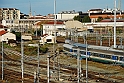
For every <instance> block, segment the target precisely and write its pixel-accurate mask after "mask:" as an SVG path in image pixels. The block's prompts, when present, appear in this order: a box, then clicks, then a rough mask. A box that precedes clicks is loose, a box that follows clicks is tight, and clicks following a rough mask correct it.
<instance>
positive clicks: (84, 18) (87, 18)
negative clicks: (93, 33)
mask: <svg viewBox="0 0 124 83" xmlns="http://www.w3.org/2000/svg"><path fill="white" fill-rule="evenodd" d="M82 22H83V23H85V22H91V19H90V17H89V16H84V17H83V20H82Z"/></svg>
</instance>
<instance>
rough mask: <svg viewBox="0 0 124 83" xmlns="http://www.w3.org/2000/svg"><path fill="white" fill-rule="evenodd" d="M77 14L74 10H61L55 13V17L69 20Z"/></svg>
mask: <svg viewBox="0 0 124 83" xmlns="http://www.w3.org/2000/svg"><path fill="white" fill-rule="evenodd" d="M78 15H79V13H78V12H75V11H74V10H73V11H62V12H60V13H58V14H56V19H59V20H71V19H73V18H74V17H75V16H78Z"/></svg>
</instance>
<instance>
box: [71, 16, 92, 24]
mask: <svg viewBox="0 0 124 83" xmlns="http://www.w3.org/2000/svg"><path fill="white" fill-rule="evenodd" d="M73 19H74V20H78V21H80V22H82V23H86V22H91V19H90V17H89V16H84V17H81V16H75V17H74V18H73Z"/></svg>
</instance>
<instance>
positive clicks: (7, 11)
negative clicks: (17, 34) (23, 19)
mask: <svg viewBox="0 0 124 83" xmlns="http://www.w3.org/2000/svg"><path fill="white" fill-rule="evenodd" d="M0 18H1V19H2V20H15V19H20V10H19V9H16V8H0Z"/></svg>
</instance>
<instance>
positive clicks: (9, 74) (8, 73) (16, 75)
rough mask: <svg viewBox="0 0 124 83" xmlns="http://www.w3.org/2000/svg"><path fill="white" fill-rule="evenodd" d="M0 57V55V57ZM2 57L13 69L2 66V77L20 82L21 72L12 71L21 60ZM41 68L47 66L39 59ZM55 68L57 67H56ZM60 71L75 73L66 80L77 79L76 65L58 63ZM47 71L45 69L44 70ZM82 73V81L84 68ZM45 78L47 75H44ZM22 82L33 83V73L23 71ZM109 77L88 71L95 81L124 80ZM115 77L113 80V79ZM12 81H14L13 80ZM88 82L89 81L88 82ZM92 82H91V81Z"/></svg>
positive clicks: (30, 64)
mask: <svg viewBox="0 0 124 83" xmlns="http://www.w3.org/2000/svg"><path fill="white" fill-rule="evenodd" d="M0 58H1V57H0ZM4 59H5V60H9V61H11V63H6V65H9V66H8V67H10V66H11V67H13V70H11V69H8V68H4V72H5V73H4V77H5V80H8V81H15V83H21V81H22V79H21V72H19V71H14V67H17V66H21V65H20V64H21V62H20V61H18V60H14V59H11V58H10V57H9V56H7V55H4ZM24 64H26V65H27V66H32V67H34V68H36V67H37V63H36V62H33V61H32V62H24ZM50 65H53V62H50ZM55 66H56V67H57V66H58V63H57V62H56V63H55ZM43 68H47V63H46V62H43V61H40V69H43ZM50 69H53V67H52V66H50ZM56 70H57V68H56ZM59 71H61V72H64V73H66V74H71V73H75V75H73V76H71V75H70V76H69V77H68V79H67V80H68V81H73V82H76V81H77V77H76V75H77V68H76V67H68V66H67V65H65V64H60V70H59ZM45 72H47V71H45ZM82 73H83V76H82V77H81V80H82V83H83V82H85V79H86V78H85V70H82ZM0 74H1V70H0ZM45 77H46V78H47V76H45ZM24 78H25V79H24V81H25V82H24V83H34V76H33V75H30V74H27V73H24ZM109 78H111V80H110V79H107V78H105V74H100V75H99V73H98V72H93V71H88V79H89V80H95V81H96V82H101V83H113V82H115V83H123V82H121V81H120V82H118V81H115V80H122V81H123V80H124V78H121V77H120V78H119V77H118V78H117V77H113V76H110V77H109ZM114 79H115V80H114ZM40 82H42V83H47V79H41V78H40ZM13 83H14V82H13ZM51 83H56V82H54V81H51ZM89 83H90V82H89ZM91 83H92V82H91Z"/></svg>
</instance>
